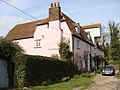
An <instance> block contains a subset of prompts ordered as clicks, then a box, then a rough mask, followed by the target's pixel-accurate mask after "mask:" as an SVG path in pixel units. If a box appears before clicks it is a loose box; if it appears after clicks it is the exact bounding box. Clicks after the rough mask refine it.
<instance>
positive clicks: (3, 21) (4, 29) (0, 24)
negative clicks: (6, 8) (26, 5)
mask: <svg viewBox="0 0 120 90" xmlns="http://www.w3.org/2000/svg"><path fill="white" fill-rule="evenodd" d="M23 22H25V20H24V19H23V18H21V17H16V16H3V17H0V36H5V35H6V34H7V33H8V32H9V30H10V29H11V28H13V27H14V26H15V25H16V24H19V23H23Z"/></svg>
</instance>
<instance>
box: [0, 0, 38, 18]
mask: <svg viewBox="0 0 120 90" xmlns="http://www.w3.org/2000/svg"><path fill="white" fill-rule="evenodd" d="M0 1H2V2H3V3H5V4H7V5H9V6H11V7H13V8H15V9H17V10H18V11H20V12H22V13H24V14H26V15H28V16H30V17H32V18H34V19H36V20H38V19H37V18H36V17H34V16H32V15H30V14H28V13H26V12H25V11H23V10H21V9H19V8H17V7H15V6H13V5H11V4H9V3H7V2H5V1H3V0H0Z"/></svg>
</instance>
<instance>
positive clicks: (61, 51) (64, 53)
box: [58, 40, 72, 60]
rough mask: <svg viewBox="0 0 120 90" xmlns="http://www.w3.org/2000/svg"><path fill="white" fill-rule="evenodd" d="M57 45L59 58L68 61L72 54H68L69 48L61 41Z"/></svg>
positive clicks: (66, 43)
mask: <svg viewBox="0 0 120 90" xmlns="http://www.w3.org/2000/svg"><path fill="white" fill-rule="evenodd" d="M58 45H59V54H60V58H61V59H63V60H70V59H71V57H72V52H70V47H69V44H68V42H65V41H64V40H61V41H60V43H59V44H58Z"/></svg>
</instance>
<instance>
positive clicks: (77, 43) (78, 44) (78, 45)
mask: <svg viewBox="0 0 120 90" xmlns="http://www.w3.org/2000/svg"><path fill="white" fill-rule="evenodd" d="M76 48H77V49H80V40H78V39H77V40H76Z"/></svg>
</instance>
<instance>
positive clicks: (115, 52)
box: [109, 22, 120, 60]
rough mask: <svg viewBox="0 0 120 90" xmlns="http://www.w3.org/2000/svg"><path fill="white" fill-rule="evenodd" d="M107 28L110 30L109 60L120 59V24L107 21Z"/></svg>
mask: <svg viewBox="0 0 120 90" xmlns="http://www.w3.org/2000/svg"><path fill="white" fill-rule="evenodd" d="M109 30H110V36H111V41H110V54H111V60H120V40H119V38H118V34H119V32H120V31H119V30H120V25H119V23H117V24H116V23H115V22H109Z"/></svg>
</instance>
